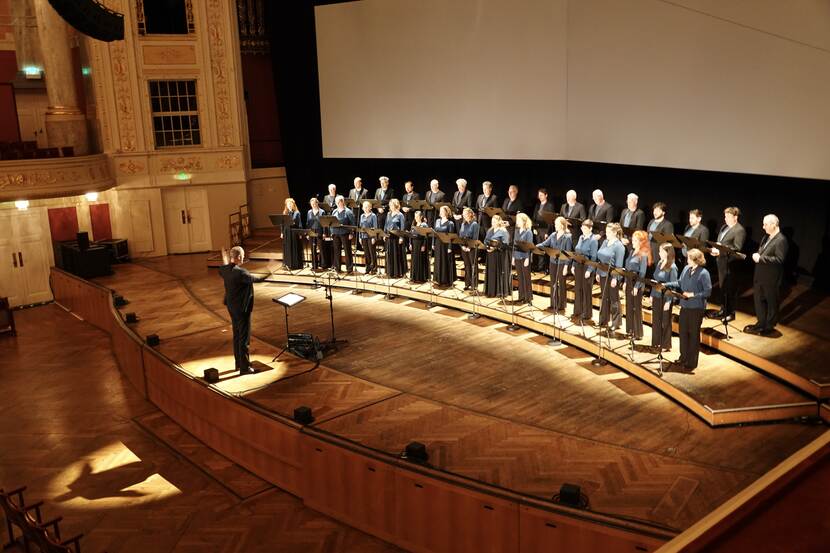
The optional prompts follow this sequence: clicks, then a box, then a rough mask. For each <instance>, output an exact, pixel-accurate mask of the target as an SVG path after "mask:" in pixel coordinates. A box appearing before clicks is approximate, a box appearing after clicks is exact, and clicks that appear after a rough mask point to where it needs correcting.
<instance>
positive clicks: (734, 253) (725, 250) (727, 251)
mask: <svg viewBox="0 0 830 553" xmlns="http://www.w3.org/2000/svg"><path fill="white" fill-rule="evenodd" d="M706 243H707V244H709V245H710V246H711V247H712V248H717V250H718V255H726V272H725V273H724V281H726V280H727V279H729V258H730V257H734V258H735V259H738V260H739V261H743V260H744V259H746V254H745V253H741V252H739V251H738V250H735V249H732V248H730V247H729V246H724V245H723V244H721V243H720V242H712V241H711V240H708V241H707V242H706ZM709 253H710V254H711V253H712V249H711V248H710V250H709ZM715 257H717V256H715ZM721 308H723V306H721ZM713 318H717V317H713ZM720 321H721V323H722V324H723V328H724V330H725V331H726V339H727V340H729V320H728V319H727V317H726V316H724V317H723V318H721V320H720Z"/></svg>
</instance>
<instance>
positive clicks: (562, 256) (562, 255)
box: [542, 246, 570, 346]
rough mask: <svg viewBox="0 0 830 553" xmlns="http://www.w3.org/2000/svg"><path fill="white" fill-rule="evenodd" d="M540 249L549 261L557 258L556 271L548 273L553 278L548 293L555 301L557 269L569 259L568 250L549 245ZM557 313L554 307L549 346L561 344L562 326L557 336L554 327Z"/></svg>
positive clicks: (557, 284) (557, 281) (557, 280)
mask: <svg viewBox="0 0 830 553" xmlns="http://www.w3.org/2000/svg"><path fill="white" fill-rule="evenodd" d="M542 250H544V252H545V253H546V254H548V256H550V259H551V261H553V260H554V259H557V260H558V261H557V263H556V273H555V274H551V275H550V277H551V279H552V280H553V283H552V284H551V288H550V293H551V295H552V296H553V299H554V301H555V300H556V298H557V295H558V294H557V292H558V290H559V271H560V270H561V268H562V266H563V264H562V261H567V260H569V259H570V255H569V253H568V252H566V251H564V250H560V249H557V248H551V247H549V246H544V247H543V248H542ZM565 303H567V298H565ZM563 309H564V306H563ZM557 315H559V310H558V309H554V311H553V330H554V332H553V334H552V335H551V338H550V341H548V345H549V346H559V345H562V339H561V338H562V327H559V338H557V337H556V328H557V327H556V323H557V319H556V317H557Z"/></svg>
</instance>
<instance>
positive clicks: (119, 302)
mask: <svg viewBox="0 0 830 553" xmlns="http://www.w3.org/2000/svg"><path fill="white" fill-rule="evenodd" d="M112 303H113V304H114V305H115V307H124V306H125V305H127V304H128V303H130V302H128V301H127V300H126V299H125V298H124V296H122V295H121V294H115V295H114V296H113V297H112Z"/></svg>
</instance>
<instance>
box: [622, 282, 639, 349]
mask: <svg viewBox="0 0 830 553" xmlns="http://www.w3.org/2000/svg"><path fill="white" fill-rule="evenodd" d="M632 288H633V285H632V284H631V283H626V286H625V332H626V333H627V334H633V335H634V338H635V339H637V340H639V339H640V338H642V337H643V290H642V289H640V290H637V295H636V296H632V295H631V290H632Z"/></svg>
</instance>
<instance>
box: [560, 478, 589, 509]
mask: <svg viewBox="0 0 830 553" xmlns="http://www.w3.org/2000/svg"><path fill="white" fill-rule="evenodd" d="M554 500H555V501H557V502H558V503H559V504H560V505H567V506H568V507H576V508H577V509H584V508H585V507H586V505H585V504H584V501H583V495H582V489H581V488H580V487H579V486H577V485H576V484H568V483H567V482H566V483H564V484H562V487H561V488H559V495H558V496H554Z"/></svg>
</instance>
